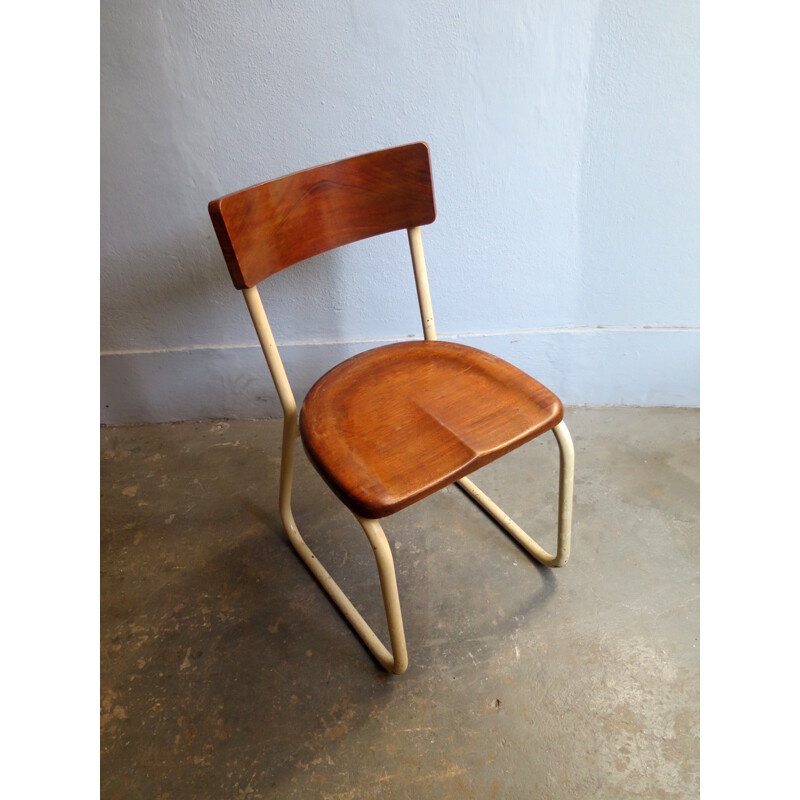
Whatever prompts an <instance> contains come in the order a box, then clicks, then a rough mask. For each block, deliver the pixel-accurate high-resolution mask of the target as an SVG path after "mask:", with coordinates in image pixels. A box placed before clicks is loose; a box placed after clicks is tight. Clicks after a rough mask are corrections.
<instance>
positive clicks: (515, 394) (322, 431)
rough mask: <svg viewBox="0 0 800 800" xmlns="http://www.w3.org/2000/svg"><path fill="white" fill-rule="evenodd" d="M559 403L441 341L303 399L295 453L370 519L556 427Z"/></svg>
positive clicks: (368, 359) (387, 354)
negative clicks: (300, 449) (302, 451)
mask: <svg viewBox="0 0 800 800" xmlns="http://www.w3.org/2000/svg"><path fill="white" fill-rule="evenodd" d="M562 416H563V408H562V406H561V402H560V401H559V399H558V398H557V397H556V396H555V395H554V394H553V393H552V392H550V391H549V390H548V389H546V388H545V387H544V386H542V384H540V383H539V382H538V381H535V380H534V379H533V378H531V377H529V376H528V375H526V374H525V373H524V372H522V371H520V370H518V369H517V368H516V367H514V366H512V365H511V364H508V363H507V362H505V361H503V360H501V359H499V358H496V357H495V356H492V355H490V354H488V353H484V352H482V351H480V350H476V349H475V348H472V347H466V346H464V345H460V344H454V343H451V342H442V341H414V342H401V343H399V344H392V345H387V346H385V347H379V348H376V349H374V350H370V351H368V352H366V353H362V354H361V355H358V356H355V357H353V358H351V359H349V360H347V361H344V362H342V363H341V364H339V365H338V366H337V367H334V368H333V369H332V370H330V372H327V373H326V374H325V375H323V376H322V378H320V379H319V381H317V383H316V384H315V385H314V386H313V387H312V389H311V391H310V392H309V393H308V395H307V396H306V399H305V402H304V404H303V407H302V411H301V417H300V434H301V436H302V440H303V444H304V446H305V448H306V452H307V453H308V455H309V457H310V458H311V460H312V461H313V462H314V465H315V466H316V467H317V469H318V471H319V472H320V474H321V475H322V477H323V478H324V479H325V481H326V482H327V483H328V485H329V486H330V487H331V489H333V491H334V492H335V493H336V495H337V496H338V497H339V498H340V499H341V500H342V502H344V504H345V505H346V506H347V507H348V508H350V509H351V510H352V511H353V512H355V513H356V514H358V515H359V516H361V517H367V518H371V519H379V518H381V517H385V516H387V515H389V514H393V513H394V512H395V511H399V510H400V509H402V508H405V507H406V506H408V505H411V504H412V503H414V502H416V501H417V500H421V499H422V498H423V497H426V496H427V495H429V494H432V493H433V492H435V491H437V490H438V489H441V488H442V487H444V486H447V485H449V484H451V483H453V482H454V481H456V480H458V479H459V478H461V477H463V476H465V475H468V474H469V473H470V472H473V471H474V470H476V469H478V468H480V467H482V466H484V465H485V464H488V463H489V462H490V461H493V460H494V459H496V458H499V457H500V456H502V455H504V454H505V453H507V452H509V451H510V450H513V449H514V448H516V447H519V446H520V445H521V444H524V443H525V442H527V441H530V440H531V439H533V438H535V437H536V436H539V435H540V434H542V433H545V432H546V431H548V430H550V429H551V428H553V427H554V426H555V425H557V424H558V423H559V422H560V421H561V419H562Z"/></svg>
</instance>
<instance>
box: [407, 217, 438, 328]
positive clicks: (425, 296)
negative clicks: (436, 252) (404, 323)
mask: <svg viewBox="0 0 800 800" xmlns="http://www.w3.org/2000/svg"><path fill="white" fill-rule="evenodd" d="M408 246H409V247H410V248H411V261H412V263H413V264H414V280H415V281H416V284H417V299H418V300H419V313H420V316H421V317H422V330H423V333H424V334H425V338H426V339H427V340H428V341H429V342H434V341H436V325H435V324H434V322H433V306H432V305H431V290H430V287H429V286H428V270H427V267H426V266H425V251H424V250H423V249H422V233H421V231H420V229H419V227H416V228H409V229H408Z"/></svg>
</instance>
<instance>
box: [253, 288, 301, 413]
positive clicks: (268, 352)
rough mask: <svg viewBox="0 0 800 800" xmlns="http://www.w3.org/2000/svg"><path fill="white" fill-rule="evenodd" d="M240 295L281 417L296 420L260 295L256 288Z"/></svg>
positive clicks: (286, 379) (289, 392) (293, 405)
mask: <svg viewBox="0 0 800 800" xmlns="http://www.w3.org/2000/svg"><path fill="white" fill-rule="evenodd" d="M242 294H244V299H245V301H246V302H247V309H248V311H249V312H250V318H251V319H252V320H253V325H254V326H255V329H256V333H257V334H258V341H259V342H261V349H262V350H263V351H264V357H265V358H266V359H267V366H268V367H269V373H270V375H272V381H273V383H274V384H275V389H276V390H277V392H278V398H279V399H280V401H281V408H283V416H284V418H286V419H289V418H290V417H293V418H294V419H295V420H296V419H297V403H296V402H295V399H294V394H293V393H292V387H291V386H290V384H289V379H288V378H287V377H286V370H285V369H284V368H283V361H281V356H280V353H279V352H278V345H277V344H275V337H274V336H273V335H272V329H271V328H270V326H269V320H268V319H267V313H266V311H264V305H263V303H262V302H261V295H259V293H258V288H257V287H256V286H252V287H250V288H249V289H243V290H242Z"/></svg>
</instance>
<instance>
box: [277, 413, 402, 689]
mask: <svg viewBox="0 0 800 800" xmlns="http://www.w3.org/2000/svg"><path fill="white" fill-rule="evenodd" d="M296 438H297V418H296V417H286V418H285V420H284V426H283V452H282V455H281V487H280V509H281V519H282V520H283V524H284V526H285V527H286V532H287V533H288V534H289V540H290V541H291V543H292V545H293V546H294V549H295V550H296V551H297V553H298V555H299V556H300V558H302V559H303V561H304V562H305V564H306V566H307V567H308V568H309V569H310V570H311V572H312V573H313V574H314V577H315V578H316V579H317V580H318V581H319V582H320V584H321V585H322V588H323V589H325V591H326V592H327V593H328V595H329V596H330V598H331V600H333V602H334V603H336V605H337V607H338V608H339V610H340V611H341V612H342V614H344V616H345V619H347V621H348V622H349V623H350V624H351V625H352V626H353V629H354V630H355V632H356V633H357V634H358V635H359V636H360V637H361V639H362V640H363V642H364V644H365V645H366V646H367V647H368V648H369V650H370V652H371V653H372V655H374V656H375V658H376V659H377V660H378V661H379V662H380V663H381V665H382V666H383V667H385V668H386V669H387V670H389V672H393V673H395V674H396V675H400V674H401V673H403V672H405V671H406V668H407V667H408V652H407V650H406V637H405V633H404V631H403V616H402V614H401V611H400V598H399V596H398V593H397V578H396V576H395V571H394V560H393V559H392V551H391V548H390V547H389V542H387V541H386V535H385V534H384V532H383V528H382V527H381V525H380V523H379V522H378V521H377V520H374V519H363V518H362V517H358V516H356V519H357V520H358V522H359V524H360V525H361V527H362V528H363V529H364V533H366V535H367V539H368V540H369V543H370V545H372V550H373V552H374V553H375V561H376V563H377V566H378V576H379V577H380V582H381V593H382V595H383V604H384V607H385V609H386V621H387V623H388V626H389V638H390V640H391V645H392V652H391V653H390V652H389V650H387V649H386V647H385V646H384V645H383V643H382V642H381V640H380V639H379V638H378V637H377V636H376V635H375V632H374V631H373V630H372V628H370V626H369V625H368V624H367V623H366V622H365V620H364V618H363V617H362V616H361V614H359V612H358V610H357V609H356V607H355V606H354V605H353V604H352V603H351V602H350V599H349V598H348V597H347V595H346V594H345V593H344V592H343V591H342V590H341V589H340V588H339V585H338V584H337V583H336V581H334V579H333V578H332V577H331V576H330V575H329V574H328V571H327V570H326V569H325V567H323V566H322V564H321V563H320V562H319V560H318V559H317V557H316V556H315V555H314V553H313V552H312V551H311V549H310V548H309V546H308V545H307V544H306V543H305V541H304V540H303V537H302V536H301V535H300V531H299V530H298V529H297V524H296V523H295V521H294V515H293V514H292V506H291V498H292V467H293V464H294V443H295V439H296Z"/></svg>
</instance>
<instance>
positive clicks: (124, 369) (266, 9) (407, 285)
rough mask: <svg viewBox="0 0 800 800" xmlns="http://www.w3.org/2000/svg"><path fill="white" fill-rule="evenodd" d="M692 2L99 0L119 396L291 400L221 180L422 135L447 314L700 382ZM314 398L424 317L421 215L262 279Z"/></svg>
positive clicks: (674, 398) (502, 335)
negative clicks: (219, 213) (414, 247)
mask: <svg viewBox="0 0 800 800" xmlns="http://www.w3.org/2000/svg"><path fill="white" fill-rule="evenodd" d="M698 37H699V21H698V3H697V0H541V2H522V0H519V1H518V2H512V0H496V1H495V2H478V0H473V2H469V3H466V2H453V0H424V2H423V1H422V0H393V1H392V2H388V1H386V2H384V1H383V0H339V1H338V2H314V3H310V2H306V3H304V2H302V1H301V0H296V1H295V2H239V1H238V0H237V1H234V0H217V2H211V3H198V2H197V1H196V0H170V2H167V0H148V2H142V1H141V0H139V2H135V1H134V2H132V1H131V0H124V2H123V0H103V5H102V166H101V169H102V173H101V174H102V222H101V228H102V284H101V295H102V332H101V335H102V348H103V354H102V361H101V384H102V397H101V402H102V419H103V421H105V422H109V423H120V422H139V421H160V420H177V419H191V418H204V417H218V416H228V417H237V416H238V417H253V416H278V415H279V414H280V407H279V406H278V404H277V402H276V400H275V397H274V391H273V390H272V387H271V384H270V383H269V376H268V374H267V372H266V367H265V365H264V363H263V361H262V357H261V353H260V350H259V349H258V347H257V342H256V338H255V334H254V332H253V330H252V327H251V325H250V320H249V317H248V315H247V312H246V308H245V305H244V301H243V300H242V298H241V297H240V296H239V294H238V292H236V291H235V290H234V289H233V287H232V285H231V283H230V279H229V278H228V275H227V271H226V269H225V266H224V262H223V260H222V256H221V254H220V252H219V249H218V246H217V243H216V239H215V237H214V235H213V231H212V228H211V223H210V221H209V219H208V215H207V212H206V205H207V203H208V201H209V200H211V199H212V198H215V197H218V196H221V195H223V194H227V193H229V192H232V191H235V190H237V189H240V188H243V187H245V186H249V185H251V184H253V183H258V182H260V181H263V180H267V179H269V178H274V177H278V176H280V175H282V174H285V173H287V172H292V171H295V170H298V169H302V168H305V167H308V166H313V165H315V164H318V163H323V162H326V161H331V160H335V159H338V158H343V157H346V156H350V155H355V154H357V153H361V152H367V151H370V150H377V149H380V148H383V147H390V146H394V145H397V144H403V143H406V142H410V141H415V140H418V139H423V140H425V141H427V142H428V143H429V145H430V148H431V158H432V164H433V171H434V187H435V192H436V200H437V209H438V219H437V221H436V222H435V223H434V224H433V225H431V226H429V227H427V228H425V229H423V238H424V242H425V248H426V255H427V261H428V269H429V272H430V282H431V291H432V295H433V301H434V310H435V312H436V318H437V327H438V330H439V334H440V337H441V338H457V339H458V340H460V341H462V342H465V343H467V344H473V345H476V346H478V347H482V348H484V349H486V350H488V351H490V352H493V353H496V354H498V355H500V356H502V357H504V358H506V359H508V360H509V361H511V362H512V363H515V364H516V365H518V366H519V367H521V368H522V369H524V370H526V371H528V372H530V373H531V374H533V375H534V376H535V377H537V378H538V379H539V380H541V381H542V382H543V383H545V384H546V385H548V386H549V387H550V388H552V389H553V390H554V391H555V392H556V393H557V394H559V395H560V396H561V397H562V399H563V400H564V401H565V402H567V403H588V404H633V405H686V406H695V405H698V404H699V363H698V362H699V332H698V327H697V326H698V323H699V319H698V317H699V310H698V307H699V282H698V261H699V164H698V161H699V158H698V156H699V152H698V151H699V123H698V117H699V43H698ZM262 296H263V298H264V302H265V305H266V308H267V311H268V313H269V314H270V317H271V321H272V323H273V328H274V331H275V335H276V338H277V339H278V342H279V344H281V343H283V344H285V345H286V346H285V347H284V357H285V359H286V362H287V370H288V373H289V377H290V379H291V380H292V381H293V382H294V383H295V384H296V389H297V393H298V395H302V394H303V393H304V392H305V390H306V389H307V388H308V387H309V386H310V385H311V383H312V382H313V380H314V379H315V378H316V377H317V376H318V375H319V374H321V373H322V372H323V371H324V370H325V369H326V368H328V367H329V366H331V365H332V364H333V363H335V362H336V361H338V360H341V359H342V358H344V357H346V356H348V355H351V354H353V353H355V352H358V351H360V350H363V349H366V348H367V347H370V346H374V344H376V343H381V342H384V341H388V340H391V339H398V338H405V337H409V336H411V335H417V336H418V335H419V334H420V324H419V317H418V312H417V310H416V306H415V295H414V287H413V279H412V273H411V267H410V260H409V257H408V249H407V243H406V239H405V235H404V233H402V232H398V233H395V234H390V235H389V236H385V237H381V238H380V239H376V240H370V241H366V242H361V243H358V244H356V245H352V246H350V247H349V248H344V249H342V250H337V251H334V252H332V253H328V254H325V255H322V256H319V257H317V258H315V259H312V260H310V261H308V262H306V263H304V264H301V265H298V266H296V267H293V268H292V269H290V270H286V271H284V272H282V273H280V274H279V275H277V276H275V277H274V278H271V279H270V280H269V281H267V282H266V283H265V284H262Z"/></svg>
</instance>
